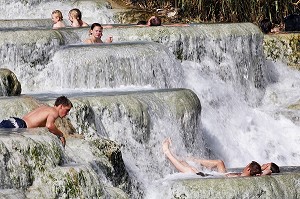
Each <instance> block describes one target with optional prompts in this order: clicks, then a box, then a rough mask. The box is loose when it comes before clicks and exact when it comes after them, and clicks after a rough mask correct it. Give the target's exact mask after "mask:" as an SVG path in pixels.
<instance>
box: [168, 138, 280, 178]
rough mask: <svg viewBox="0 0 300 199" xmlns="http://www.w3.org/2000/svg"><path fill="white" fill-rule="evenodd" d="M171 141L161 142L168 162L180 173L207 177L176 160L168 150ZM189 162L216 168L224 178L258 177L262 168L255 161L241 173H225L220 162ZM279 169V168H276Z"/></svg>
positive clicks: (192, 159) (195, 159) (199, 160)
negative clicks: (223, 174)
mask: <svg viewBox="0 0 300 199" xmlns="http://www.w3.org/2000/svg"><path fill="white" fill-rule="evenodd" d="M170 144H171V139H170V138H167V139H165V140H164V142H163V152H164V154H165V155H166V156H167V158H168V159H169V161H170V162H171V163H172V164H173V165H174V166H175V168H176V169H177V170H178V171H180V172H182V173H195V174H197V175H200V176H209V175H210V174H205V173H203V172H201V171H199V170H198V169H197V168H195V167H193V166H191V165H189V164H188V163H187V162H186V161H182V160H178V159H177V158H176V157H175V156H174V155H173V154H172V152H171V150H170ZM189 159H190V160H191V161H193V162H195V163H197V164H200V165H201V166H204V167H206V168H209V169H214V168H216V169H217V171H218V172H219V173H226V174H225V176H226V177H238V176H260V175H261V174H262V169H263V167H261V166H260V164H258V163H257V162H255V161H252V162H251V163H249V164H248V165H247V166H246V167H245V168H244V169H243V171H242V172H241V173H227V170H226V167H225V164H224V162H223V161H222V160H203V159H197V158H189ZM278 169H279V168H278Z"/></svg>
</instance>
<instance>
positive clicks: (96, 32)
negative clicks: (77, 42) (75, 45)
mask: <svg viewBox="0 0 300 199" xmlns="http://www.w3.org/2000/svg"><path fill="white" fill-rule="evenodd" d="M102 35H103V27H102V26H101V24H99V23H93V24H92V25H91V29H90V30H89V38H88V39H86V40H85V41H84V43H86V44H97V43H98V44H100V43H104V42H103V41H102V39H101V38H102ZM112 41H113V38H112V36H109V37H108V38H107V40H106V43H112Z"/></svg>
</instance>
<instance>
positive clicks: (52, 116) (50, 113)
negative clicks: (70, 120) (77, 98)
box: [0, 96, 73, 146]
mask: <svg viewBox="0 0 300 199" xmlns="http://www.w3.org/2000/svg"><path fill="white" fill-rule="evenodd" d="M72 107H73V105H72V103H71V101H70V100H69V99H68V98H66V97H65V96H60V97H58V98H57V99H56V100H55V103H54V106H53V107H50V106H40V107H38V108H36V109H34V110H33V111H31V112H29V113H27V114H26V115H25V116H24V117H23V118H22V119H20V118H15V117H11V118H10V119H8V120H3V121H2V122H1V123H0V127H1V128H36V127H47V128H48V130H49V131H50V132H51V133H53V134H54V135H56V136H57V137H58V138H59V139H60V141H61V142H62V144H63V146H65V144H66V140H65V137H64V134H63V133H62V132H61V131H60V130H59V129H58V128H57V127H56V126H55V120H56V119H57V118H58V117H60V118H63V117H65V116H66V115H68V113H69V111H70V110H71V108H72Z"/></svg>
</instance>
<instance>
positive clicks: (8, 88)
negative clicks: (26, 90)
mask: <svg viewBox="0 0 300 199" xmlns="http://www.w3.org/2000/svg"><path fill="white" fill-rule="evenodd" d="M21 91H22V89H21V84H20V82H19V80H18V78H17V77H16V75H15V74H14V73H13V72H12V71H10V70H9V69H6V68H0V96H1V95H2V96H12V95H20V94H21Z"/></svg>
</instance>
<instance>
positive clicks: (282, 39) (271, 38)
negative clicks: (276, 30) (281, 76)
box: [264, 33, 300, 70]
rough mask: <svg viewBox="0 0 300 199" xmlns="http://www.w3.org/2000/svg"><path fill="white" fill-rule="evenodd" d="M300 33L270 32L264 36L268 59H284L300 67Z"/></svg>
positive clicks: (294, 66) (291, 64) (283, 60)
mask: <svg viewBox="0 0 300 199" xmlns="http://www.w3.org/2000/svg"><path fill="white" fill-rule="evenodd" d="M299 45H300V34H299V33H289V34H269V35H265V37H264V53H265V56H266V58H267V59H271V60H273V61H282V62H284V63H287V64H288V65H289V66H290V67H293V68H296V69H298V70H299V69H300V50H299Z"/></svg>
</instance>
